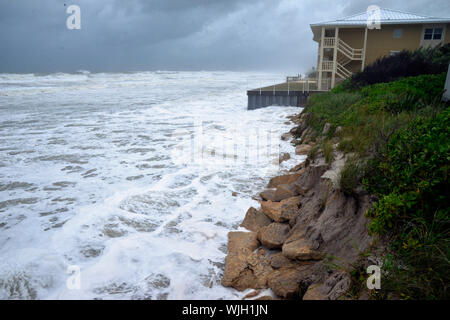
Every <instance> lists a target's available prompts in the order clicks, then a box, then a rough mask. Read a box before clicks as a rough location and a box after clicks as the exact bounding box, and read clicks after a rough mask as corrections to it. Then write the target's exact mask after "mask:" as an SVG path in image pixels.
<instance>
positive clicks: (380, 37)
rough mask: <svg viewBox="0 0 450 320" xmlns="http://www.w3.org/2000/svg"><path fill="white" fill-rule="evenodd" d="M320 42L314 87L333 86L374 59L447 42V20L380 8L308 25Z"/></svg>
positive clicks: (449, 39) (449, 29) (449, 36)
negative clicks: (404, 50)
mask: <svg viewBox="0 0 450 320" xmlns="http://www.w3.org/2000/svg"><path fill="white" fill-rule="evenodd" d="M311 29H312V32H313V34H314V38H313V39H314V41H316V42H317V43H318V45H319V50H318V58H317V60H318V64H317V89H318V90H319V91H322V90H329V89H330V88H334V87H335V86H336V85H337V84H339V83H340V82H341V81H343V80H345V79H346V78H348V77H350V76H351V75H352V74H353V73H354V72H358V71H361V70H364V67H365V66H367V65H369V64H371V63H372V62H374V61H375V60H376V59H378V58H380V57H383V56H387V55H392V54H395V53H397V52H399V51H401V50H403V49H407V50H415V49H417V48H419V47H428V46H436V45H438V44H441V43H449V42H450V19H449V18H435V17H428V16H423V15H419V14H414V13H408V12H402V11H397V10H389V9H379V10H376V11H369V13H367V12H364V13H360V14H356V15H353V16H350V17H346V18H342V19H338V20H334V21H327V22H321V23H315V24H311Z"/></svg>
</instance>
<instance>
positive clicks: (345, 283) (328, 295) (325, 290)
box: [303, 271, 351, 300]
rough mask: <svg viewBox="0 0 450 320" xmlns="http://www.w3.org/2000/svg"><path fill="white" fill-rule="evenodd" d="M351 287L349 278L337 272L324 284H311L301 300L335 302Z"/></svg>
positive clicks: (341, 272)
mask: <svg viewBox="0 0 450 320" xmlns="http://www.w3.org/2000/svg"><path fill="white" fill-rule="evenodd" d="M350 286H351V279H350V276H349V275H348V274H347V273H345V272H343V271H337V272H335V273H333V274H332V275H331V276H329V277H328V278H327V279H326V281H325V282H321V283H315V284H311V285H310V286H309V287H308V289H307V290H306V293H305V294H304V296H303V300H337V299H339V298H342V297H343V296H345V294H346V293H347V292H348V290H349V289H350Z"/></svg>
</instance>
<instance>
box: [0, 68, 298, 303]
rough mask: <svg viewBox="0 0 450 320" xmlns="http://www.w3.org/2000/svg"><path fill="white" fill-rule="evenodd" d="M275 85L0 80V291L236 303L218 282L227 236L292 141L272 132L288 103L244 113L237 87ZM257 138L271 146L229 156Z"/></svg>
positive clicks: (180, 77) (176, 78)
mask: <svg viewBox="0 0 450 320" xmlns="http://www.w3.org/2000/svg"><path fill="white" fill-rule="evenodd" d="M274 81H276V80H275V78H274V75H273V74H263V73H236V72H145V73H132V74H90V73H88V72H80V73H77V74H51V75H32V74H30V75H10V74H7V75H0V298H1V299H222V298H223V299H236V298H240V297H241V295H242V294H241V293H238V292H236V291H234V290H232V289H228V288H224V287H222V286H221V285H220V278H221V274H222V272H223V268H224V259H225V255H226V244H227V233H228V232H229V231H231V230H238V229H239V224H240V222H241V221H242V219H243V217H244V215H245V212H246V210H247V208H248V207H250V206H256V205H257V202H256V201H255V200H253V199H252V196H253V195H254V194H255V193H256V192H257V191H259V190H261V189H262V188H263V187H264V185H265V184H266V183H267V181H268V179H269V178H270V176H272V175H275V174H276V173H277V172H278V171H279V170H281V169H283V167H281V168H280V167H278V166H277V165H275V162H274V161H273V160H276V159H278V153H279V151H280V150H281V151H285V150H288V151H292V150H293V148H292V147H290V146H289V144H288V143H287V142H281V141H280V140H279V136H280V135H281V134H282V133H284V132H286V131H287V130H288V129H289V128H290V126H289V125H288V124H286V123H285V122H286V121H287V120H286V116H287V115H289V114H293V113H296V112H298V111H299V109H297V108H292V107H289V108H280V107H270V108H265V109H260V110H256V111H247V110H246V95H245V90H246V89H247V88H250V87H258V86H260V85H261V84H267V83H271V82H272V83H273V82H274ZM269 130H271V131H272V133H271V134H266V133H267V132H268V131H269ZM199 135H201V139H199ZM270 137H272V140H271V144H272V147H273V145H274V142H276V145H277V147H278V144H279V143H281V145H280V150H277V149H276V148H272V149H270V150H271V151H269V152H268V153H267V154H268V156H267V158H261V157H259V158H258V159H259V161H255V160H254V159H253V158H251V157H243V156H242V154H243V153H245V154H247V155H248V154H249V153H252V150H253V149H258V150H259V149H261V148H263V149H264V148H266V145H265V142H266V141H268V138H270ZM273 137H275V139H273ZM243 138H244V139H243ZM233 139H234V140H236V139H237V140H242V141H245V142H246V143H247V144H246V145H247V147H246V148H243V149H245V150H244V151H242V150H243V149H242V148H240V147H239V148H236V147H234V148H233V147H232V148H231V149H229V148H226V147H224V146H225V145H228V146H229V145H230V142H231V144H233V141H234V140H233ZM269 140H270V139H269ZM198 141H201V143H200V144H199V143H198ZM223 142H225V143H223ZM199 145H201V150H200V151H201V152H199ZM193 150H194V152H192V151H193ZM249 150H250V152H249ZM198 154H200V156H198ZM244 158H245V159H247V160H245V161H244V160H243V159H244ZM226 159H228V160H230V159H231V161H225V160H226ZM258 159H257V160H258ZM261 159H263V161H261ZM298 160H299V158H296V159H295V158H293V159H291V160H290V162H289V161H288V162H287V163H285V164H282V166H283V165H285V166H286V167H287V166H289V165H291V164H292V163H294V162H296V161H297V162H298ZM233 193H237V194H234V196H233V195H232V194H233ZM74 268H75V269H74ZM77 268H78V269H77ZM68 270H69V271H73V270H75V271H76V270H80V273H79V274H78V273H77V272H75V273H76V274H75V275H77V276H79V277H78V278H76V279H79V282H76V281H75V282H74V283H75V284H77V283H78V284H80V287H79V289H77V288H78V287H77V288H75V289H74V288H73V287H72V286H67V282H68V279H69V278H71V277H73V275H71V274H68ZM69 280H70V279H69ZM69 284H70V282H69ZM72 284H73V283H72Z"/></svg>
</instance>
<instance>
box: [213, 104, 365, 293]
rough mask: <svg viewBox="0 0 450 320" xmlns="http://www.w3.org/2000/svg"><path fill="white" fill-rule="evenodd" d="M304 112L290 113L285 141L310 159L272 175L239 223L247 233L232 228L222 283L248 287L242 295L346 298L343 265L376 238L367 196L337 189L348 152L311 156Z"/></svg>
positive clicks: (348, 282)
mask: <svg viewBox="0 0 450 320" xmlns="http://www.w3.org/2000/svg"><path fill="white" fill-rule="evenodd" d="M304 110H305V109H303V110H302V111H301V113H299V114H294V115H290V116H287V118H288V119H289V120H290V121H291V122H292V124H293V125H294V127H293V128H292V129H291V130H290V131H289V132H288V133H285V134H283V135H282V136H281V139H282V140H283V141H287V140H290V142H291V144H292V145H293V146H295V154H296V155H304V156H306V159H305V160H304V161H303V162H301V163H298V164H297V165H295V166H294V167H292V168H289V169H287V170H283V174H281V175H278V176H275V177H272V178H271V179H270V181H269V183H268V185H267V188H266V189H265V190H262V191H261V192H260V193H259V197H260V199H258V202H259V203H260V207H259V208H258V209H257V208H253V207H250V208H249V209H248V211H247V212H246V215H245V218H244V220H243V221H242V223H241V224H240V227H242V228H244V229H246V231H230V232H229V233H228V253H227V256H226V258H225V270H224V274H223V276H222V279H221V283H222V285H223V286H224V287H232V288H234V289H236V290H238V291H240V292H243V293H244V294H243V298H242V299H243V300H246V299H254V300H272V299H304V300H328V299H332V300H335V299H338V298H343V297H344V298H345V294H346V292H347V291H348V290H349V289H350V286H351V282H352V280H351V276H350V274H349V273H348V272H346V271H345V269H347V268H346V266H348V265H351V264H352V263H355V262H356V261H357V260H358V259H359V253H360V252H362V251H364V250H366V249H367V248H369V247H370V245H371V243H372V238H371V237H370V236H369V235H368V234H367V228H366V225H367V219H366V218H365V217H364V214H363V213H364V212H365V210H366V209H367V208H368V207H369V205H370V199H369V196H368V195H367V194H364V192H362V193H361V194H360V195H359V196H358V198H353V197H347V196H345V195H344V194H343V193H342V192H341V191H340V190H338V188H337V185H336V179H337V176H338V174H339V172H340V170H341V169H342V167H343V164H344V163H345V156H344V155H343V154H339V153H338V152H336V151H335V152H334V153H335V154H336V156H335V157H334V159H335V160H334V161H332V162H331V163H327V162H326V161H325V156H324V155H323V154H320V152H316V153H319V154H316V155H315V157H314V159H312V157H311V155H312V150H314V149H315V148H317V146H318V145H319V144H320V139H319V141H315V142H314V138H313V136H312V131H311V129H310V128H308V127H307V126H306V123H305V119H306V117H307V116H308V115H307V113H304ZM324 131H325V130H324ZM322 134H323V135H325V134H326V132H323V133H322ZM281 158H283V156H282V155H280V160H281ZM355 240H356V241H357V247H358V248H357V250H355V247H354V246H353V245H354V243H352V242H354V241H355ZM347 298H348V297H347Z"/></svg>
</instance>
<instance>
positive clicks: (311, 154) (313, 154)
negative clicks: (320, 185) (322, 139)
mask: <svg viewBox="0 0 450 320" xmlns="http://www.w3.org/2000/svg"><path fill="white" fill-rule="evenodd" d="M318 154H319V145H317V144H316V145H315V146H313V147H312V148H311V150H310V151H309V152H308V158H309V159H311V161H312V162H314V161H315V160H316V158H317V155H318Z"/></svg>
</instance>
